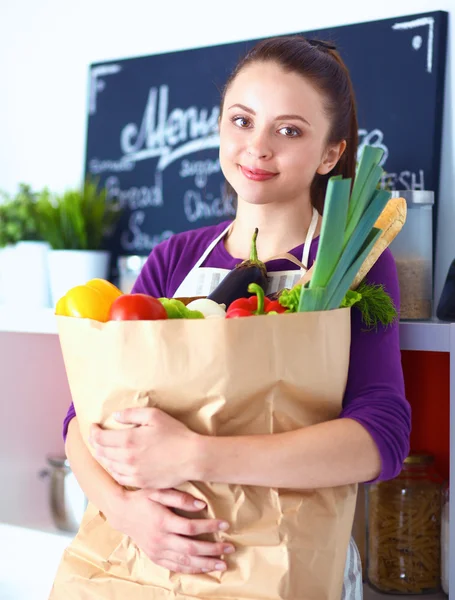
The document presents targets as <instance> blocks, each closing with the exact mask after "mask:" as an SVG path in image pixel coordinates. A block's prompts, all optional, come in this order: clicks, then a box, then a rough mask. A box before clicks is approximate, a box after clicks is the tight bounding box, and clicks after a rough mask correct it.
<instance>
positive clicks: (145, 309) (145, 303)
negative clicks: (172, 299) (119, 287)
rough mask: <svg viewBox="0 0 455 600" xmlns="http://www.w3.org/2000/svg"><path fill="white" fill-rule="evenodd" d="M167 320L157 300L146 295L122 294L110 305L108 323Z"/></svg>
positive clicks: (162, 307) (164, 311)
mask: <svg viewBox="0 0 455 600" xmlns="http://www.w3.org/2000/svg"><path fill="white" fill-rule="evenodd" d="M160 319H167V313H166V310H165V308H164V306H163V305H162V304H161V302H160V301H159V300H157V299H156V298H153V297H152V296H147V295H146V294H124V295H123V296H119V297H118V298H117V299H116V300H114V302H113V303H112V305H111V308H110V311H109V320H110V321H157V320H160Z"/></svg>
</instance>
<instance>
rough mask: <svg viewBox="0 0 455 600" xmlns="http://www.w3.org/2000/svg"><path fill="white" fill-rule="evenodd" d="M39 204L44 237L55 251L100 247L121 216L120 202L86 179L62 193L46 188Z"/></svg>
mask: <svg viewBox="0 0 455 600" xmlns="http://www.w3.org/2000/svg"><path fill="white" fill-rule="evenodd" d="M38 203H39V205H40V218H41V230H42V232H43V236H44V238H45V239H46V241H48V242H49V244H50V246H51V247H52V248H53V249H54V250H99V249H101V248H102V245H103V241H104V238H105V237H106V236H107V235H109V233H111V232H112V229H113V228H114V226H115V224H116V223H117V220H118V218H119V217H120V208H119V204H118V203H117V202H114V201H112V200H110V199H109V198H108V196H107V192H106V189H105V188H101V189H99V188H98V185H97V182H95V181H92V180H89V179H87V180H86V181H85V182H84V184H83V186H82V187H81V188H80V189H70V190H67V191H66V192H64V193H63V194H61V195H55V196H52V195H51V194H50V193H49V192H48V191H47V190H45V191H44V192H42V194H41V195H40V198H39V199H38Z"/></svg>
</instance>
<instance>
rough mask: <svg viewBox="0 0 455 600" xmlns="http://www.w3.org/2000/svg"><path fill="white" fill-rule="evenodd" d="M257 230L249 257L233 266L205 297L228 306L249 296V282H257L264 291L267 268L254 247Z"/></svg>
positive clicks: (266, 281) (266, 280)
mask: <svg viewBox="0 0 455 600" xmlns="http://www.w3.org/2000/svg"><path fill="white" fill-rule="evenodd" d="M258 232H259V230H258V229H257V228H256V229H255V230H254V234H253V239H252V241H251V252H250V257H249V258H248V259H246V260H244V261H243V262H241V263H239V264H238V265H237V266H236V267H234V268H233V269H232V271H230V272H229V273H228V274H227V275H226V277H225V278H224V279H223V281H221V282H220V284H219V285H218V286H217V287H216V288H215V289H214V290H213V292H212V293H211V294H209V295H208V296H207V298H209V299H210V300H214V301H215V302H218V304H225V305H226V308H228V307H229V305H230V304H232V302H234V300H238V299H239V298H249V297H250V296H251V295H252V294H251V293H250V292H249V291H248V286H249V285H250V283H257V284H258V285H260V286H261V288H262V289H263V290H264V292H265V291H266V289H267V284H268V279H267V269H266V266H265V264H264V263H263V262H262V261H260V260H259V258H258V251H257V247H256V240H257V237H258Z"/></svg>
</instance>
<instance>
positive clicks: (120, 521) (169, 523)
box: [106, 490, 235, 574]
mask: <svg viewBox="0 0 455 600" xmlns="http://www.w3.org/2000/svg"><path fill="white" fill-rule="evenodd" d="M195 502H197V499H196V498H194V497H193V496H191V495H190V494H186V493H184V492H180V491H178V490H156V491H154V490H137V491H124V493H123V494H122V495H121V496H120V497H119V498H116V499H115V501H114V503H113V505H112V506H111V508H110V510H109V513H108V514H106V518H107V520H108V522H109V524H110V525H111V526H112V527H113V528H114V529H116V530H117V531H120V532H121V533H123V534H125V535H127V536H129V537H130V538H131V539H132V540H133V542H134V543H135V544H136V545H137V546H138V547H139V548H141V550H142V551H143V552H145V554H146V555H147V556H148V557H149V558H150V560H152V561H153V562H154V563H156V564H157V565H160V566H162V567H165V568H166V569H169V570H170V571H175V572H178V573H193V574H194V573H208V572H210V571H224V570H225V569H226V563H225V562H224V561H222V560H220V558H219V557H220V556H221V555H222V554H229V553H231V552H234V550H235V549H234V546H232V545H231V544H226V543H222V542H218V543H214V542H202V541H199V540H195V539H192V537H193V536H198V535H201V534H203V533H213V532H216V531H225V530H226V529H227V528H228V524H227V523H226V524H225V526H223V521H220V520H218V519H186V518H184V517H180V516H178V515H176V514H175V513H174V512H172V510H170V508H168V507H171V508H180V509H183V510H185V511H192V512H197V511H198V510H201V508H202V507H201V506H195ZM199 502H200V501H199Z"/></svg>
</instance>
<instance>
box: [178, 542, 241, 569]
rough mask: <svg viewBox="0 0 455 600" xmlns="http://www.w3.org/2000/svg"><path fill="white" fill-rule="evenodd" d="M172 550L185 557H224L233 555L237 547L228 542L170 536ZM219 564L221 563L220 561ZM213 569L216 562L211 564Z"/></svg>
mask: <svg viewBox="0 0 455 600" xmlns="http://www.w3.org/2000/svg"><path fill="white" fill-rule="evenodd" d="M168 542H169V544H168V547H169V549H170V550H173V551H174V552H176V553H178V554H179V555H185V556H191V557H192V556H199V557H201V556H205V557H207V556H217V557H219V556H222V555H223V554H233V553H234V552H235V547H234V546H233V545H232V544H229V543H227V542H203V541H202V540H194V539H190V538H186V537H184V536H180V535H170V536H169V539H168ZM218 562H220V561H219V560H218ZM210 564H211V565H212V567H213V568H215V567H214V565H215V562H211V563H210Z"/></svg>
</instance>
